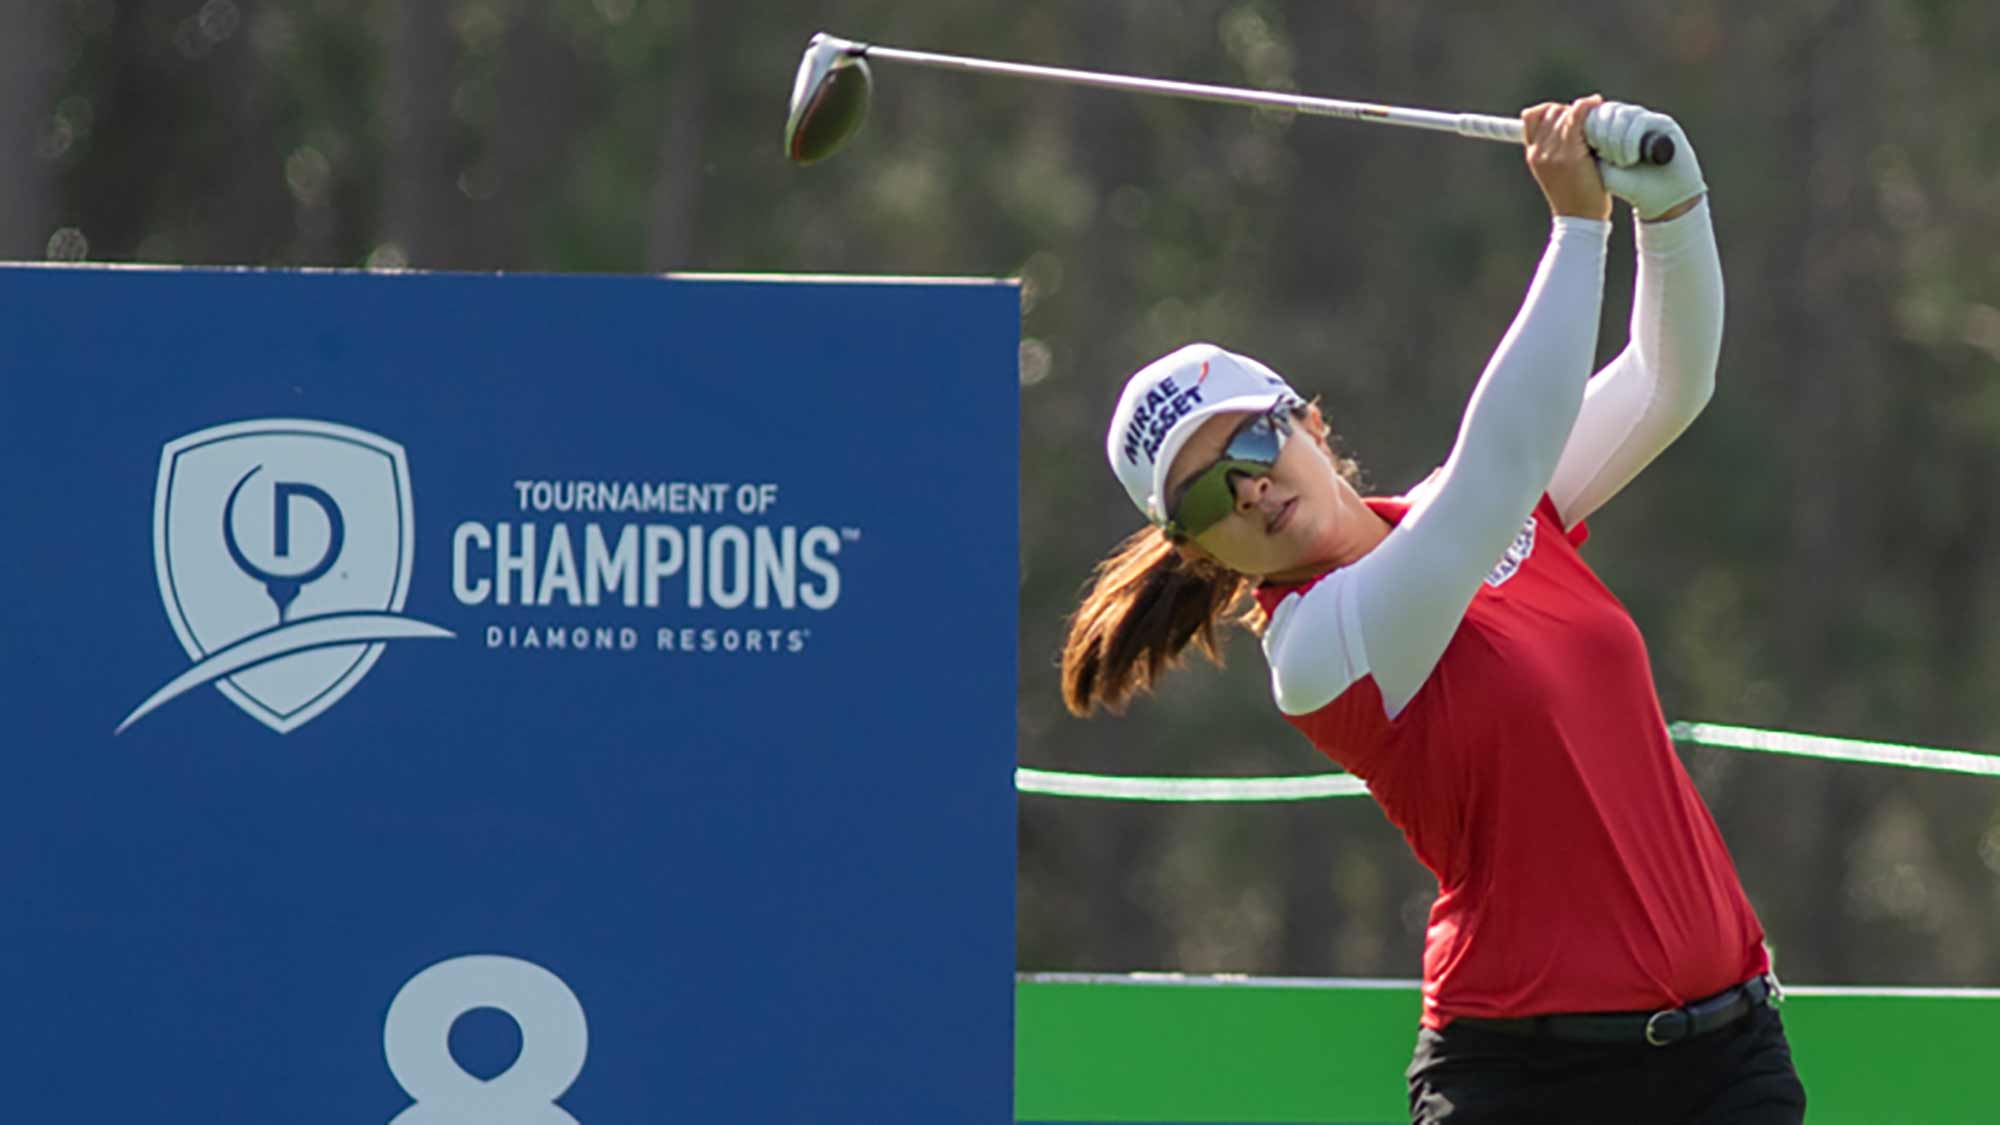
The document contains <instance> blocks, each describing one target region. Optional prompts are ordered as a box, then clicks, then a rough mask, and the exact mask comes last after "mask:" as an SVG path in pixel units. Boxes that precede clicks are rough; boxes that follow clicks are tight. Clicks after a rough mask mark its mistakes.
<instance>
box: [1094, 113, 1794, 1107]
mask: <svg viewBox="0 0 2000 1125" xmlns="http://www.w3.org/2000/svg"><path fill="white" fill-rule="evenodd" d="M1593 113H1595V114H1596V115H1597V116H1596V118H1595V119H1594V120H1592V119H1591V115H1592V114H1593ZM1521 120H1522V125H1523V128H1524V130H1525V132H1526V139H1527V163H1528V169H1529V171H1530V172H1531V173H1532V174H1533V176H1534V179H1535V181H1536V183H1537V184H1538V185H1539V186H1540V188H1541V190H1542V193H1543V195H1544V196H1545V197H1546V198H1547V200H1548V204H1549V208H1550V210H1551V211H1552V212H1553V215H1554V218H1553V223H1552V230H1551V232H1550V235H1549V241H1548V246H1547V249H1546V252H1545V253H1544V254H1543V257H1542V260H1541V264H1540V267H1539V268H1538V270H1537V271H1536V273H1535V275H1534V278H1533V280H1532V282H1531V283H1530V284H1529V286H1528V292H1527V296H1526V299H1525V301H1524V303H1523V304H1522V306H1521V310H1520V313H1519V314H1518V316H1517V317H1516V318H1515V320H1514V323H1513V325H1512V327H1511V328H1510V329H1509V330H1508V331H1507V333H1506V335H1505V337H1504V338H1503V339H1502V340H1501V342H1500V345H1499V347H1498V349H1497V350H1496V351H1495V352H1494V354H1493V356H1492V359H1491V360H1490V362H1489V363H1488V365H1487V367H1486V370H1485V371H1484V373H1483V374H1482V375H1481V376H1480V379H1479V381H1478V385H1477V386H1476V387H1475V388H1474V390H1473V392H1472V396H1471V400H1470V402H1469V403H1468V405H1467V407H1466V410H1465V415H1464V418H1463V420H1462V422H1461V424H1460V427H1459V431H1458V436H1457V440H1456V441H1455V443H1454V444H1453V446H1452V449H1451V453H1450V455H1449V456H1448V457H1447V458H1446V459H1445V461H1444V464H1443V465H1442V467H1440V468H1439V469H1438V470H1437V471H1436V472H1435V473H1433V474H1431V476H1430V477H1429V478H1427V479H1426V480H1425V481H1424V482H1423V483H1421V484H1420V485H1418V486H1417V487H1416V488H1414V489H1412V490H1410V492H1409V493H1408V494H1406V495H1403V496H1397V497H1364V496H1362V495H1361V494H1360V493H1359V492H1358V491H1357V490H1356V488H1355V487H1354V484H1353V483H1352V480H1353V472H1352V466H1351V465H1350V464H1349V463H1348V462H1346V461H1345V460H1344V459H1342V458H1341V457H1339V456H1337V455H1335V453H1334V452H1333V449H1332V444H1331V442H1330V440H1329V434H1328V428H1327V423H1326V422H1325V420H1324V419H1323V417H1322V416H1321V414H1320V411H1319V409H1318V407H1317V406H1316V405H1313V404H1309V403H1308V402H1307V400H1306V399H1305V398H1303V397H1302V396H1301V395H1299V394H1298V393H1297V392H1296V391H1294V390H1293V388H1292V387H1291V386H1290V385H1289V384H1288V383H1287V382H1286V381H1285V380H1284V379H1283V378H1282V377H1280V376H1279V375H1278V374H1277V373H1276V372H1274V371H1272V370H1271V369H1269V368H1268V367H1266V366H1264V365H1263V364H1261V363H1258V362H1257V361H1256V360H1253V359H1250V358H1247V357H1245V356H1241V355H1236V354H1232V353H1230V352H1227V351H1224V350H1222V349H1221V348H1218V347H1215V346H1212V345H1208V344H1196V345H1191V346H1189V347H1185V348H1182V349H1180V350H1179V351H1176V352H1174V353H1172V354H1170V355H1167V356H1164V357H1162V358H1161V359H1159V360H1157V361H1155V362H1153V363H1151V364H1149V365H1147V366H1146V367H1144V368H1143V369H1141V370H1140V371H1139V372H1138V373H1137V374H1135V375H1133V376H1132V377H1131V380H1130V381H1129V382H1128V383H1127V384H1126V387H1125V390H1124V393H1123V396H1122V397H1121V399H1120V401H1119V404H1118V408H1117V411H1116V413H1115V414H1114V416H1113V418H1112V422H1111V428H1110V432H1109V434H1108V436H1107V439H1106V445H1107V452H1108V454H1109V456H1110V460H1111V463H1112V467H1113V469H1114V471H1115V472H1116V474H1117V476H1118V479H1119V481H1120V482H1121V483H1122V484H1123V485H1124V486H1125V489H1126V491H1127V493H1129V494H1130V496H1131V499H1132V501H1133V503H1134V504H1136V505H1137V506H1138V507H1139V509H1140V511H1142V512H1143V513H1145V515H1146V517H1147V518H1148V519H1149V520H1150V521H1151V523H1152V525H1153V526H1151V527H1149V528H1146V529H1144V530H1142V531H1141V532H1139V533H1138V534H1136V535H1134V536H1132V537H1131V538H1130V539H1128V540H1126V541H1125V543H1124V544H1122V545H1121V546H1120V547H1119V548H1118V549H1117V550H1115V551H1114V552H1113V554H1112V555H1111V556H1110V557H1109V558H1107V559H1106V560H1104V562H1103V563H1101V564H1100V565H1099V567H1098V570H1097V575H1096V580H1095V583H1094V585H1093V588H1092V589H1091V590H1090V592H1089V593H1088V594H1087V595H1086V596H1085V598H1084V601H1083V603H1082V605H1081V606H1080V607H1079V608H1078V610H1077V612H1076V614H1075V616H1074V617H1073V618H1072V620H1071V622H1070V632H1069V637H1068V641H1067V643H1066V645H1065V649H1064V654H1063V686H1064V695H1065V700H1066V702H1067V703H1068V705H1069V707H1070V709H1071V710H1072V711H1074V712H1076V713H1077V714H1088V713H1089V712H1090V711H1091V709H1092V708H1093V707H1094V706H1095V705H1096V704H1099V703H1102V704H1105V705H1106V706H1108V707H1110V708H1112V709H1114V710H1115V709H1119V708H1122V707H1123V706H1124V705H1125V703H1126V702H1128V701H1129V700H1130V699H1131V698H1132V697H1133V696H1134V695H1135V694H1138V693H1140V692H1143V691H1146V690H1148V689H1150V688H1151V687H1152V685H1153V684H1154V682H1155V681H1156V679H1157V677H1158V676H1159V675H1160V674H1161V673H1162V672H1164V671H1165V669H1166V668H1168V667H1169V666H1172V665H1174V664H1176V663H1178V662H1179V660H1180V658H1181V656H1182V655H1183V654H1184V653H1185V651H1186V650H1187V649H1188V648H1189V647H1190V646H1193V647H1194V648H1196V649H1197V650H1199V651H1203V652H1205V653H1207V654H1208V655H1210V656H1211V657H1213V656H1215V655H1216V654H1217V651H1218V650H1217V648H1216V642H1217V630H1218V629H1219V628H1220V627H1221V626H1222V624H1223V623H1224V622H1225V620H1227V619H1228V617H1229V616H1230V614H1231V612H1232V607H1234V606H1235V605H1236V604H1237V603H1238V602H1239V600H1240V599H1241V598H1242V597H1243V596H1244V595H1245V594H1247V595H1249V596H1250V598H1252V599H1254V603H1255V607H1256V608H1255V609H1254V610H1252V611H1250V616H1251V618H1252V619H1253V623H1254V624H1255V625H1257V626H1258V627H1259V628H1260V629H1261V632H1262V638H1263V648H1264V653H1265V656H1266V657H1267V658H1268V660H1269V662H1270V667H1271V689H1272V694H1273V695H1274V696H1275V698H1276V702H1277V705H1278V709H1279V710H1280V711H1281V712H1282V713H1283V714H1284V716H1285V718H1286V719H1287V720H1288V721H1289V722H1291V723H1292V725H1294V726H1295V727H1297V728H1298V729H1299V730H1300V731H1301V732H1303V733H1304V734H1305V735H1306V737H1307V738H1309V739H1311V741H1312V743H1313V745H1315V746H1316V747H1318V748H1319V749H1320V750H1321V751H1322V752H1324V753H1325V754H1326V755H1327V756H1328V757H1330V758H1332V759H1333V760H1334V761H1335V762H1338V763H1339V764H1340V765H1342V766H1344V767H1346V768H1347V769H1348V770H1349V771H1350V772H1352V773H1353V774H1355V775H1356V776H1358V777H1360V778H1361V779H1363V780H1364V781H1366V782H1367V784H1368V787H1369V791H1370V793H1371V794H1372V795H1373V796H1374V798H1375V800H1376V801H1377V802H1378V803H1379V804H1380V805H1381V806H1382V808H1383V810H1384V811H1385V813H1386V814H1387V815H1388V817H1389V819H1390V820H1391V821H1393V822H1394V823H1395V824H1396V825H1397V827H1399V828H1400V829H1402V831H1403V834H1404V836H1405V838H1406V839H1408V841H1409V843H1410V847H1411V848H1412V849H1413V850H1414V851H1415V853H1416V855H1417V857H1418V858H1419V859H1420V860H1421V861H1422V862H1423V863H1424V864H1425V866H1427V867H1429V868H1430V870H1431V871H1432V872H1433V873H1434V874H1435V875H1436V877H1437V882H1438V894H1437V899H1436V901H1435V903H1434V904H1433V905H1432V907H1431V912H1430V921H1429V926H1428V928H1427V931H1426V934H1425V941H1424V956H1423V1010H1422V1014H1421V1027H1420V1029H1419V1031H1418V1038H1417V1045H1416V1052H1415V1057H1414V1059H1413V1060H1412V1062H1411V1065H1410V1068H1409V1071H1408V1079H1409V1093H1410V1112H1411V1119H1412V1121H1414V1122H1419V1123H1431V1122H1450V1123H1454V1125H1478V1123H1486V1122H1537V1123H1562V1122H1593V1123H1595V1122H1617V1123H1619V1125H1642V1123H1648V1122H1659V1123H1667V1122H1672V1123H1674V1125H1687V1123H1702V1125H1722V1123H1725V1122H1727V1123H1731V1125H1779V1123H1793V1122H1798V1121H1801V1120H1803V1118H1804V1113H1805V1092H1804V1090H1803V1088H1802V1087H1801V1085H1800V1083H1799V1079H1798V1076H1797V1073H1796V1072H1795V1070H1794V1068H1793V1065H1792V1059H1791V1051H1790V1048H1789V1046H1788V1044H1787V1042H1786V1039H1785V1032H1784V1027H1783V1024H1782V1022H1781V1021H1780V1018H1779V1014H1778V1011H1777V1003H1778V1001H1779V999H1780V995H1779V992H1778V988H1777V982H1776V980H1775V978H1773V977H1772V976H1771V975H1770V962H1769V957H1768V954H1767V952H1766V949H1765V946H1764V943H1763V938H1764V932H1763V928H1762V926H1761V925H1760V924H1759V923H1758V921H1757V916H1756V914H1755V913H1754V912H1753V911H1752V910H1751V907H1750V904H1749V901H1748V900H1747V898H1746V896H1745V895H1744V892H1743V889H1742V886H1741V883H1740V882H1739V880H1738V878H1737V875H1736V871H1735V868H1734V865H1733V864H1732V862H1731V860H1730V857H1729V853H1728V851H1727V849H1726V848H1725V847H1724V845H1723V841H1722V837H1721V835H1720V833H1719V832H1718V831H1717V829H1716V826H1715V823H1714V821H1713V819H1712V818H1711V817H1710V815H1709V813H1708V810H1707V808H1706V807H1705V806H1704V805H1703V803H1702V800H1701V797H1700V796H1699V795H1698V794H1697V793H1696V791H1695V788H1694V786H1693V784H1692V783H1691V782H1690V781H1689V779H1688V776H1687V773H1686V772H1685V771H1684V770H1683V769H1682V767H1681V764H1680V761H1679V759H1678V758H1677V757H1676V756H1675V753H1674V749H1673V745H1672V743H1671V741H1670V739H1669V736H1668V733H1667V726H1666V722H1665V720H1664V719H1663V717H1662V715H1661V710H1660V704H1659V700H1658V697H1657V695H1656V693H1655V691H1654V688H1653V680H1652V671H1651V668H1650V665H1649V664H1648V660H1647V656H1646V649H1645V642H1644V640H1643V639H1642V638H1641V636H1640V634H1639V631H1638V629H1637V627H1636V626H1635V625H1634V624H1633V621H1632V619H1631V617H1630V616H1629V615H1628V614H1627V613H1626V611H1625V609H1624V607H1623V606H1622V605H1621V604H1620V603H1619V602H1618V600H1617V599H1616V598H1614V597H1613V596H1612V594H1611V593H1610V591H1609V590H1607V589H1606V588H1605V587H1604V585H1603V583H1601V582H1600V581H1599V580H1598V579H1597V577H1596V575H1594V574H1593V573H1592V572H1591V570H1590V568H1589V567H1588V566H1586V565H1585V564H1584V562H1583V560H1582V558H1581V557H1580V556H1579V554H1578V550H1577V549H1578V548H1579V547H1580V546H1581V545H1582V544H1583V542H1584V539H1585V536H1586V531H1585V526H1584V520H1585V519H1586V518H1587V517H1588V516H1589V515H1590V514H1591V513H1592V512H1594V511H1596V510H1597V509H1598V508H1599V507H1601V506H1602V505H1603V504H1604V503H1605V502H1607V501H1609V500H1610V499H1611V498H1612V497H1613V496H1615V495H1616V494H1617V493H1618V491H1619V490H1620V489H1622V488H1623V487H1624V486H1625V485H1626V484H1627V483H1629V482H1630V481H1631V480H1632V479H1633V477H1634V476H1635V475H1637V474H1638V472H1639V471H1640V470H1641V469H1643V468H1644V467H1645V466H1646V465H1647V464H1648V463H1649V462H1651V461H1652V460H1653V458H1654V457H1656V456H1658V455H1659V453H1660V452H1661V451H1662V450H1663V449H1665V448H1666V447H1667V445H1668V444H1669V443H1671V442H1672V441H1673V439H1674V438H1675V437H1677V436H1678V435H1679V434H1680V433H1681V432H1682V431H1683V430H1684V429H1686V428H1687V426H1688V424H1689V423H1690V422H1691V421H1693V419H1694V417H1695V415H1696V414H1698V413H1699V412H1700V411H1701V409H1702V407H1703V405H1705V404H1706V402H1707V401H1708V398H1709V396H1710V393H1711V391H1712V390H1713V386H1714V379H1715V364H1716V357H1717V354H1718V351H1719V349H1720V343H1721V335H1722V274H1721V267H1720V265H1719V264H1718V260H1717V255H1716V248H1715V238H1714V233H1713V230H1712V228H1711V226H1710V221H1709V213H1708V203H1707V185H1706V184H1705V183H1704V182H1703V180H1702V176H1701V170H1700V166H1699V164H1698V163H1697V162H1696V159H1695V154H1694V150H1693V148H1692V147H1691V146H1690V145H1689V144H1688V143H1687V138H1686V137H1685V136H1684V135H1683V134H1682V132H1681V130H1680V127H1679V126H1678V125H1677V124H1676V123H1675V122H1674V121H1673V120H1672V119H1671V118H1668V117H1665V116H1663V115H1660V114H1654V113H1650V112H1648V111H1646V110H1644V109H1642V108H1640V107H1637V106H1631V105H1622V104H1618V103H1605V102H1603V101H1602V99H1600V98H1597V97H1595V96H1593V97H1589V98H1584V99H1582V100H1579V101H1576V102H1574V103H1571V104H1569V105H1559V104H1543V105H1538V106H1534V107H1532V108H1530V109H1528V110H1526V111H1524V112H1523V113H1522V115H1521ZM1587 121H1588V122H1589V124H1588V130H1589V136H1590V137H1591V138H1592V139H1593V141H1594V143H1595V146H1596V150H1597V153H1598V154H1601V155H1602V157H1603V162H1602V164H1600V163H1599V159H1598V157H1597V156H1594V155H1593V152H1592V149H1591V147H1590V146H1588V145H1587V144H1586V129H1587V126H1586V122H1587ZM1658 130H1664V131H1666V132H1667V133H1668V134H1669V135H1670V137H1671V138H1672V139H1673V141H1674V142H1675V144H1676V148H1677V151H1676V153H1675V155H1674V157H1673V159H1672V161H1671V162H1669V163H1667V164H1665V165H1659V166H1649V165H1642V164H1634V163H1630V161H1631V159H1632V157H1633V156H1634V155H1636V152H1637V148H1636V146H1637V144H1638V138H1639V137H1640V136H1642V135H1643V134H1645V133H1647V132H1649V131H1658ZM1607 189H1608V190H1607ZM1613 195H1616V196H1617V197H1619V198H1621V199H1623V200H1625V201H1627V202H1628V203H1630V204H1631V205H1632V208H1633V211H1634V213H1635V214H1636V216H1637V218H1638V232H1637V236H1636V241H1637V245H1638V279H1637V291H1636V295H1635V298H1634V301H1633V311H1632V320H1631V339H1630V343H1629V345H1628V346H1627V347H1626V348H1625V350H1624V351H1623V352H1622V353H1621V354H1619V355H1618V356H1617V358H1616V359H1614V360H1613V361H1612V362H1611V363H1610V364H1609V365H1608V366H1606V367H1605V368H1604V369H1603V370H1602V371H1599V372H1597V373H1596V375H1595V376H1592V375H1591V371H1590V368H1591V364H1592V362H1593V358H1594V354H1595V347H1596V339H1597V327H1598V316H1599V311H1600V305H1601V300H1602V290H1603V282H1604V267H1605V244H1606V240H1607V237H1608V235H1609V231H1610V218H1611V208H1612V204H1611V197H1612V196H1613Z"/></svg>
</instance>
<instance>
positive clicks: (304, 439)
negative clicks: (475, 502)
mask: <svg viewBox="0 0 2000 1125" xmlns="http://www.w3.org/2000/svg"><path fill="white" fill-rule="evenodd" d="M415 528H416V524H415V515H414V512H413V509H412V505H411V495H410V472H409V465H408V462H407V459H406V458H405V457H404V454H403V447H402V446H400V445H398V444H396V443H395V442H392V441H389V440H388V439H386V438H383V437H380V436H378V435H376V434H371V433H368V432H367V431H365V430H358V429H355V428H353V427H351V426H341V425H335V424H333V423H330V422H318V421H308V420H303V419H266V420H261V421H251V422H232V423H229V424H227V425H222V426H214V427H211V428H209V429H205V430H200V431H197V432H195V433H191V434H188V435H186V436H185V437H180V438H176V439H175V440H173V441H170V442H168V443H167V445H166V448H165V449H164V450H162V451H161V453H160V474H159V484H158V487H157V489H156V490H155V493H154V499H153V560H154V571H155V574H156V577H157V578H158V580H159V586H160V600H161V602H162V603H163V604H164V605H165V607H166V611H167V619H168V621H169V622H171V623H172V625H173V629H174V635H175V636H176V637H178V638H179V639H180V643H181V647H182V648H183V649H185V650H186V651H187V655H188V658H189V659H190V660H192V661H193V662H194V664H193V666H192V667H190V668H188V669H187V670H186V671H184V672H182V673H180V674H179V675H177V676H175V677H174V678H173V679H171V680H169V681H168V682H167V683H166V684H165V685H163V686H162V687H160V688H159V690H157V691H155V692H154V693H153V694H152V695H151V696H149V697H148V698H147V699H146V700H145V701H144V702H143V703H141V704H139V706H137V707H135V708H133V710H132V712H131V713H130V714H128V715H126V716H125V719H124V721H123V722H121V723H119V724H118V728H117V729H118V731H120V732H123V731H124V730H125V729H126V728H127V727H130V726H131V725H132V724H133V723H135V722H138V721H139V720H140V719H142V718H144V717H145V716H146V715H148V714H149V713H151V712H152V711H153V710H155V709H156V708H159V707H161V706H163V705H164V704H166V703H168V702H170V701H172V700H173V699H175V698H176V697H178V696H180V695H183V694H185V693H187V692H189V691H192V690H193V689H195V688H197V687H200V686H202V685H204V684H211V683H212V684H214V685H215V686H216V688H217V689H218V690H220V691H221V692H222V694H223V695H224V696H225V697H226V698H228V699H229V701H230V702H232V703H234V704H236V705H237V706H238V707H240V708H242V709H243V711H244V712H245V713H247V714H248V715H250V716H251V717H252V718H254V719H256V720H257V721H258V722H261V723H263V724H264V725H265V726H267V727H270V728H271V729H272V730H274V731H277V732H278V733H280V734H284V733H287V732H289V731H293V730H296V729H298V728H299V727H300V726H302V725H304V724H305V723H308V722H310V721H312V719H314V718H315V717H317V716H318V715H320V714H321V713H323V712H325V711H326V709H327V708H329V707H331V706H333V705H334V704H335V703H338V702H340V700H341V699H342V698H343V697H344V696H346V695H347V693H348V692H350V691H352V690H354V687H355V685H356V684H358V683H360V682H361V679H362V677H364V676H366V675H367V674H368V671H369V669H371V668H373V667H374V666H375V662H376V661H377V660H378V659H380V657H381V655H382V651H383V649H384V647H385V646H386V645H387V643H388V642H389V641H392V640H408V639H423V638H430V639H435V638H445V637H450V636H452V633H451V632H450V631H449V630H447V629H444V628H441V627H439V626H436V625H432V624H429V623H427V622H423V621H419V620H416V619H415V618H411V617H406V616H403V613H402V610H403V603H404V600H405V599H406V598H407V597H408V596H409V592H410V570H411V562H412V558H411V556H412V551H413V548H414V546H415V540H416V535H415Z"/></svg>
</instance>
